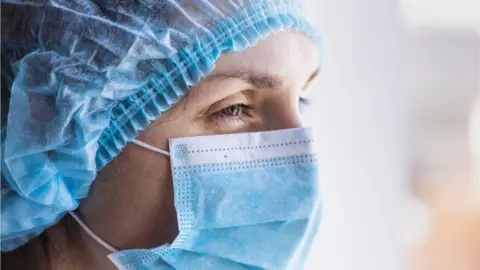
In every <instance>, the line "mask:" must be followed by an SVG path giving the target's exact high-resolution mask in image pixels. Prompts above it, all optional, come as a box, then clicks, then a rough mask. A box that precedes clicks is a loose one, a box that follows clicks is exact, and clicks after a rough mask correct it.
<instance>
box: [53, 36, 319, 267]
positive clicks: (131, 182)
mask: <svg viewBox="0 0 480 270" xmlns="http://www.w3.org/2000/svg"><path fill="white" fill-rule="evenodd" d="M318 69H319V56H318V54H317V49H316V44H315V43H314V42H313V41H312V40H311V39H310V38H308V37H306V36H305V35H303V34H301V33H296V32H293V31H285V32H280V33H276V34H273V35H271V36H269V37H268V38H267V39H265V40H263V41H261V42H259V43H258V44H257V45H256V46H254V47H252V48H249V49H247V50H245V51H242V52H232V53H225V54H223V55H222V56H221V57H220V58H219V60H218V61H217V62H216V67H215V70H214V71H213V73H212V74H210V75H209V76H207V77H206V78H204V79H202V80H201V82H200V83H199V84H197V85H196V86H194V87H192V89H191V91H190V93H189V94H188V96H187V98H184V99H182V100H181V101H180V102H179V103H178V104H176V105H175V106H174V107H172V108H171V109H170V110H169V111H167V112H166V113H164V114H163V115H162V116H161V117H160V118H158V119H157V120H156V121H154V122H153V123H152V124H151V125H150V126H149V127H148V128H147V129H146V130H144V131H143V132H141V134H140V135H139V137H137V139H138V140H140V141H143V142H145V143H148V144H150V145H152V146H155V147H157V148H161V149H168V138H175V137H189V136H196V135H208V134H223V133H237V132H250V131H266V130H277V129H288V128H296V127H300V126H301V125H302V124H301V121H300V116H299V99H300V98H301V97H302V96H303V95H304V94H305V93H306V89H308V85H309V82H310V81H311V80H313V79H314V78H315V77H316V75H317V73H318ZM238 104H240V105H238ZM76 213H77V214H78V215H79V216H80V217H81V219H82V220H83V221H84V222H85V223H86V224H87V225H88V226H89V228H90V229H91V230H92V231H93V232H95V233H96V234H97V235H98V236H100V237H101V238H102V239H103V240H104V241H106V242H107V243H109V244H110V245H112V246H113V247H115V248H116V249H118V250H124V249H133V248H151V247H156V246H160V245H162V244H164V243H171V242H172V241H173V240H174V239H175V236H176V235H177V233H178V229H177V219H176V213H175V207H174V197H173V184H172V178H171V171H170V162H169V158H168V157H166V156H164V155H162V154H159V153H156V152H153V151H149V150H146V149H143V148H141V147H139V146H137V145H134V144H128V145H127V146H126V147H125V149H124V150H123V151H122V153H121V154H120V155H119V156H118V157H116V158H115V159H114V160H113V161H112V162H111V163H110V164H108V165H107V166H106V167H105V168H104V169H102V171H101V172H100V173H99V175H98V177H97V179H96V180H95V181H94V183H93V185H92V187H91V189H90V193H89V195H88V197H87V198H85V199H84V200H83V201H82V202H81V205H80V207H79V209H77V212H76ZM67 225H68V226H67ZM45 235H46V236H47V237H48V239H49V242H50V243H51V247H50V248H49V250H48V253H47V254H50V256H49V257H50V264H51V265H52V269H116V268H115V267H114V266H113V264H112V263H111V262H110V261H109V260H108V259H107V257H106V256H107V255H108V254H109V251H108V250H106V249H105V248H104V247H102V246H101V245H99V244H98V243H97V242H96V241H94V240H93V239H92V238H91V237H90V236H89V235H87V234H86V233H85V232H84V230H83V229H82V228H81V227H80V226H79V225H78V224H77V223H76V222H74V221H72V220H71V217H70V216H66V217H65V219H64V220H63V221H62V222H60V223H59V224H57V225H56V226H54V227H52V228H50V229H48V230H47V231H46V233H45ZM69 265H70V266H71V265H75V267H74V268H72V267H69Z"/></svg>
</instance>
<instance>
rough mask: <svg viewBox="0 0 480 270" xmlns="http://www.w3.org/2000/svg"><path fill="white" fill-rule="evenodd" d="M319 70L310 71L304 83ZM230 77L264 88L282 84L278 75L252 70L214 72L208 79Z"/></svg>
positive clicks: (275, 87)
mask: <svg viewBox="0 0 480 270" xmlns="http://www.w3.org/2000/svg"><path fill="white" fill-rule="evenodd" d="M319 72H320V67H318V68H316V69H315V71H313V72H312V74H311V75H310V77H309V78H308V81H307V82H306V83H305V85H308V83H309V82H311V81H312V80H313V79H315V77H317V75H318V73H319ZM231 78H236V79H241V80H243V81H245V82H247V83H248V84H250V85H252V86H253V87H255V88H259V89H264V88H270V89H279V88H280V87H281V86H282V84H283V79H282V78H280V77H278V76H275V75H271V74H263V75H258V74H254V73H252V72H236V73H232V74H215V75H211V76H209V77H208V79H209V80H213V79H231Z"/></svg>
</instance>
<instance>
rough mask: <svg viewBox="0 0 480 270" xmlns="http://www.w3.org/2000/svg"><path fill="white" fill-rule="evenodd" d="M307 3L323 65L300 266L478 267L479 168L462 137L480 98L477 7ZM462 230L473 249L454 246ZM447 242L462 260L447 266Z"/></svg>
mask: <svg viewBox="0 0 480 270" xmlns="http://www.w3.org/2000/svg"><path fill="white" fill-rule="evenodd" d="M308 5H309V6H310V7H311V8H309V11H310V12H311V16H312V18H314V19H315V21H316V22H315V23H316V24H317V26H318V28H319V29H320V30H321V33H322V36H323V38H324V41H325V57H324V65H323V71H322V74H321V76H320V77H321V78H320V80H319V81H318V83H317V85H316V89H315V94H314V95H315V96H314V99H315V100H314V102H313V106H312V107H313V108H311V111H310V112H309V113H310V114H311V115H312V116H314V119H315V124H316V126H317V130H318V137H319V148H320V149H319V150H320V156H321V160H320V165H321V181H322V189H323V220H322V224H321V228H320V231H319V233H318V236H317V239H316V242H315V245H314V248H313V250H312V253H311V256H310V258H309V261H308V264H307V269H328V270H330V269H334V270H347V269H348V270H350V269H356V270H357V269H359V270H364V269H365V270H366V269H368V270H376V269H379V270H385V269H388V270H395V269H416V270H417V269H418V270H427V269H428V270H430V269H432V270H433V269H435V270H439V269H449V270H450V269H451V270H463V269H465V270H470V269H471V270H480V215H478V217H477V213H480V212H475V211H477V210H479V209H480V208H476V207H478V205H479V204H478V203H476V202H475V200H477V201H478V202H480V179H478V178H477V179H476V180H475V178H474V175H473V171H474V168H473V167H474V165H477V166H478V165H480V164H478V160H477V163H474V162H473V161H472V159H471V157H472V155H471V154H472V151H471V150H472V148H471V145H470V144H469V142H470V141H471V140H469V136H468V135H469V134H470V133H469V124H470V123H471V122H474V121H473V120H471V119H473V118H472V117H470V114H471V112H472V111H473V104H474V101H475V100H478V99H479V96H480V90H479V89H480V23H479V22H480V1H478V0H457V1H448V0H403V1H400V0H398V1H397V0H332V1H314V0H312V1H310V2H309V3H308ZM477 121H480V119H478V120H477ZM477 134H478V133H477ZM471 139H472V138H471ZM475 181H477V182H475ZM475 188H477V191H476V192H477V193H475ZM445 213H448V214H445ZM452 213H453V214H454V218H449V217H451V216H452ZM458 213H463V214H462V215H463V216H462V217H458V218H457V216H455V215H457V214H458ZM465 213H466V214H465ZM470 213H473V214H470ZM464 216H465V217H466V220H465V218H463V217H464ZM445 217H446V218H445ZM470 217H472V218H470ZM442 218H443V219H445V220H451V221H453V223H452V224H450V223H448V224H446V223H445V222H443V223H442V222H439V220H443V219H442ZM456 221H458V222H456ZM475 222H478V223H475ZM445 224H446V225H445ZM455 226H457V227H458V228H457V227H455ZM462 226H463V227H462ZM465 226H466V228H464V227H465ZM475 226H478V227H477V228H478V230H477V229H476V227H475ZM445 227H447V228H448V230H447V231H445V229H444V228H445ZM438 228H440V229H438ZM469 230H470V231H471V233H469V234H467V235H466V236H464V238H465V239H466V240H465V241H466V242H468V243H466V244H465V243H464V242H465V241H464V242H461V243H458V244H455V243H451V241H452V239H460V238H462V237H463V236H458V235H457V234H455V233H456V232H457V231H464V232H465V231H466V232H470V231H469ZM476 231H478V234H476ZM447 234H448V235H452V236H451V238H452V239H450V240H448V239H447V240H445V239H444V238H445V237H444V235H447ZM442 237H443V238H442ZM475 237H478V238H475ZM429 239H433V240H429ZM462 239H463V238H462ZM471 239H473V240H472V241H470V240H471ZM476 240H478V242H476ZM442 241H443V242H442ZM470 242H471V243H470ZM477 244H478V246H477ZM442 245H444V246H447V247H449V248H455V247H456V246H455V245H459V247H458V249H460V250H461V252H460V255H459V256H460V257H461V258H460V259H458V258H456V257H455V258H453V259H448V258H447V257H448V256H445V258H444V260H443V261H442V260H441V259H440V258H439V257H438V256H439V254H440V257H441V254H444V253H445V254H451V253H452V252H450V251H449V250H448V249H443V246H442ZM464 245H466V247H464ZM439 250H440V251H439ZM442 252H443V253H442ZM476 252H478V253H476ZM453 253H454V252H453ZM477 254H478V256H477V258H478V261H476V258H475V257H476V255H477ZM429 256H430V257H431V256H433V257H435V256H436V257H437V260H436V261H437V264H438V265H435V264H432V260H430V261H429V259H431V258H430V257H429ZM468 256H470V257H471V258H470V257H468ZM472 258H473V259H472ZM469 260H470V261H469ZM477 262H478V264H477Z"/></svg>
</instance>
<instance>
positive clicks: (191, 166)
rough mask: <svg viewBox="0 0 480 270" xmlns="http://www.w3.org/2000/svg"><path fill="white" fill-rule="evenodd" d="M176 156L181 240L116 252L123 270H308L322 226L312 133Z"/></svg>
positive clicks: (187, 150) (229, 142) (242, 139)
mask: <svg viewBox="0 0 480 270" xmlns="http://www.w3.org/2000/svg"><path fill="white" fill-rule="evenodd" d="M133 143H135V144H137V145H139V146H141V147H144V148H147V149H150V150H153V151H156V152H158V153H161V154H165V155H170V162H171V167H172V176H173V178H172V179H173V184H174V194H175V196H174V197H175V208H176V211H177V218H178V225H179V235H178V236H177V237H176V238H175V240H174V241H173V243H172V244H171V245H169V244H165V245H162V246H160V247H157V248H152V249H134V250H123V251H117V250H116V249H115V248H113V247H111V246H109V245H108V244H107V243H105V242H104V241H102V240H101V239H100V238H99V237H98V236H96V235H95V234H94V233H93V232H92V231H90V230H89V229H88V228H87V227H86V226H85V224H83V223H82V222H81V220H80V219H79V218H78V217H77V216H75V214H73V213H72V215H74V218H75V219H77V221H79V222H80V224H81V225H82V227H84V228H85V229H86V230H87V232H88V233H89V234H90V235H92V237H94V238H95V239H96V240H97V241H98V242H99V243H100V244H102V245H104V246H105V247H106V248H108V249H109V250H110V251H112V253H111V254H110V255H109V256H108V257H109V259H110V260H111V261H112V262H113V263H114V264H115V265H116V266H117V267H118V268H119V269H182V270H184V269H195V270H203V269H301V268H302V267H303V263H304V261H305V257H306V255H307V253H308V252H307V251H308V249H309V248H310V246H311V242H312V239H313V237H314V235H315V232H316V231H317V227H318V225H319V222H320V205H321V204H320V199H319V198H320V196H319V186H318V168H317V163H316V155H315V153H314V147H313V134H312V131H311V129H309V128H297V129H288V130H277V131H266V132H253V133H241V134H226V135H212V136H199V137H188V138H176V139H170V140H169V149H170V153H169V152H167V151H165V150H161V149H157V148H155V147H153V146H150V145H147V144H145V143H143V142H140V141H134V142H133Z"/></svg>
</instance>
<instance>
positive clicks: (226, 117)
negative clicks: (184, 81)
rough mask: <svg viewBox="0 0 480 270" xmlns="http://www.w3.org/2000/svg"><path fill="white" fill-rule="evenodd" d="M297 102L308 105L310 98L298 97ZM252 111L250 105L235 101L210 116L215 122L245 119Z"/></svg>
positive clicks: (302, 105) (300, 104)
mask: <svg viewBox="0 0 480 270" xmlns="http://www.w3.org/2000/svg"><path fill="white" fill-rule="evenodd" d="M298 103H299V106H300V107H307V106H309V105H310V100H308V99H307V98H303V97H300V98H299V99H298ZM232 110H234V111H232ZM235 110H238V113H237V115H233V114H234V112H235ZM252 111H253V107H252V106H250V105H247V104H243V103H236V104H232V105H230V106H227V107H225V108H222V109H220V110H218V111H216V112H214V113H212V114H211V115H210V117H211V119H212V120H213V121H215V122H216V123H218V122H219V121H232V122H236V121H245V118H246V117H249V116H251V115H252Z"/></svg>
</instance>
